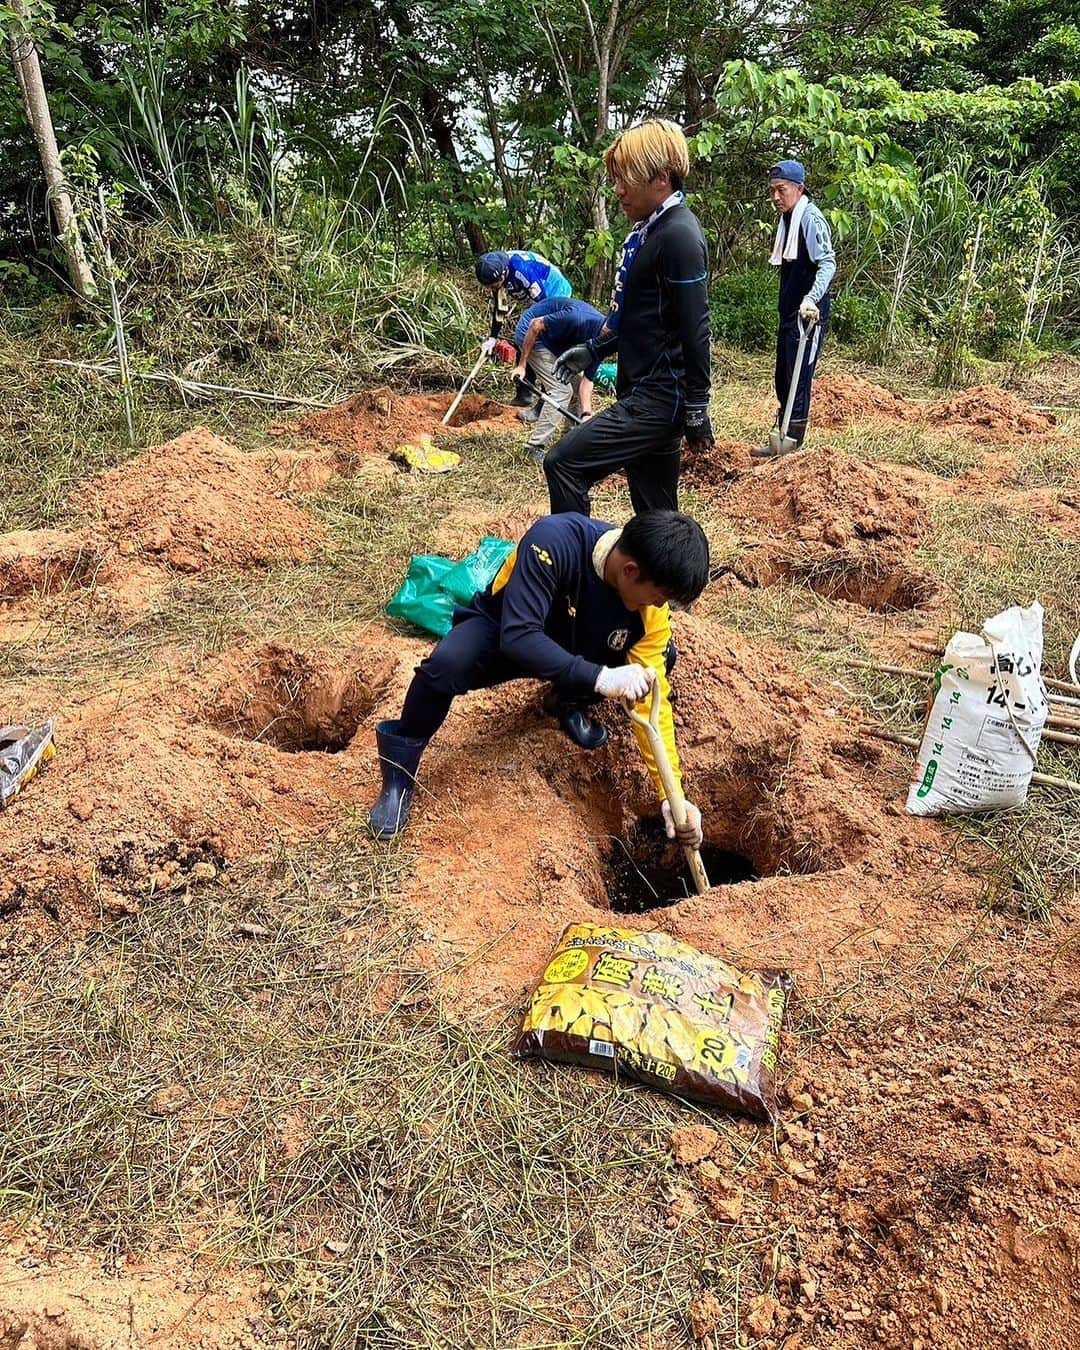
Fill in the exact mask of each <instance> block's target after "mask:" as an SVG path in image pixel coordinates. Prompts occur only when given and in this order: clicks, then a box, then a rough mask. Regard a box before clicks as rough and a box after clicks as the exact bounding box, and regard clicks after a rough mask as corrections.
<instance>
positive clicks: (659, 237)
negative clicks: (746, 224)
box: [544, 119, 713, 515]
mask: <svg viewBox="0 0 1080 1350" xmlns="http://www.w3.org/2000/svg"><path fill="white" fill-rule="evenodd" d="M604 163H605V165H606V167H607V172H608V177H609V178H610V179H611V182H612V184H613V186H614V189H615V195H616V196H617V197H618V199H619V202H620V204H621V206H622V208H623V211H624V212H625V213H626V215H627V217H628V219H629V220H630V222H631V224H632V225H633V229H632V230H631V231H630V233H629V234H628V235H627V237H626V240H625V242H624V244H623V246H622V254H621V257H620V259H619V268H618V272H617V274H616V277H615V287H614V290H613V291H612V296H611V306H610V309H609V311H608V316H607V318H606V319H605V321H604V326H603V327H602V328H601V330H600V332H599V334H598V335H597V336H596V337H595V338H590V339H589V341H587V342H584V343H582V344H580V345H579V346H577V347H571V348H570V349H569V350H568V351H566V352H564V353H563V355H562V356H561V357H560V359H559V361H558V363H557V364H556V367H555V372H556V374H557V375H558V376H559V378H560V379H562V380H564V381H565V382H567V383H569V382H570V380H571V379H573V377H574V376H575V375H578V374H580V373H581V372H582V371H584V370H586V369H588V368H589V367H592V366H594V365H595V363H596V362H597V361H598V360H602V359H603V358H604V357H606V356H608V355H609V354H610V353H612V352H614V351H616V350H617V351H618V354H619V373H618V378H617V381H616V386H615V390H616V396H617V402H616V403H614V404H613V405H612V406H611V407H610V408H607V409H605V411H604V412H602V413H600V414H599V415H597V416H596V417H593V418H592V420H591V421H589V422H587V423H585V424H584V425H583V426H580V427H575V428H574V429H573V430H572V431H570V432H569V433H568V434H567V435H565V436H564V437H563V438H562V440H561V441H559V442H558V444H557V445H556V446H555V447H554V448H553V449H551V450H550V451H549V452H548V454H547V456H546V458H545V459H544V473H545V475H546V476H547V480H548V490H549V492H550V495H551V510H552V512H553V513H558V512H562V511H578V512H581V513H582V514H583V515H588V514H589V505H590V502H589V489H590V488H591V487H592V485H593V484H594V483H598V482H599V481H600V480H601V479H602V478H606V477H607V476H608V475H609V474H612V473H615V472H616V471H617V470H619V469H625V470H626V478H627V482H628V484H629V487H630V500H631V502H632V503H633V506H634V510H635V511H649V510H669V511H674V510H677V509H678V482H679V460H680V448H681V444H682V439H683V437H684V436H685V437H686V440H687V441H688V442H689V443H691V444H693V445H695V446H702V447H707V446H709V445H711V444H712V441H713V434H712V426H711V424H710V422H709V379H710V352H709V337H710V335H709V297H708V271H709V258H708V249H707V248H706V244H705V235H704V232H703V231H702V228H701V223H700V222H699V220H698V218H697V217H696V216H695V215H694V213H693V212H692V211H691V210H690V209H689V208H688V207H687V205H686V201H685V195H684V193H683V183H684V182H685V180H686V175H687V173H688V172H689V168H690V155H689V151H688V150H687V145H686V138H685V136H684V135H683V133H682V130H681V129H680V128H679V127H678V126H676V125H675V123H674V122H668V121H664V120H662V119H656V120H653V121H649V122H643V123H642V124H641V125H640V126H636V127H631V128H630V129H629V130H628V131H624V132H621V133H620V134H619V135H618V136H617V137H616V138H615V141H614V142H613V143H612V144H611V145H610V146H609V147H608V149H607V151H606V152H605V154H604Z"/></svg>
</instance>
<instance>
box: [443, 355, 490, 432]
mask: <svg viewBox="0 0 1080 1350" xmlns="http://www.w3.org/2000/svg"><path fill="white" fill-rule="evenodd" d="M486 360H487V352H485V351H484V350H482V349H481V352H480V355H479V356H478V357H477V358H476V365H475V366H473V368H472V370H470V371H469V373H468V375H466V377H465V383H464V384H463V385H462V386H461V388H460V389H459V390H458V391H457V393H456V394H455V395H454V401H453V403H451V404H450V406H449V408H447V410H446V412H445V413H444V414H443V420H442V423H441V425H442V426H444V427H448V426H449V425H450V419H451V417H453V415H454V414H455V413H456V412H457V410H458V404H459V403H460V402H461V400H462V399H463V398H464V397H465V391H466V390H467V389H468V387H469V385H470V384H472V382H473V380H475V379H476V377H477V375H478V374H479V373H480V367H481V366H482V365H483V364H484V362H485V361H486Z"/></svg>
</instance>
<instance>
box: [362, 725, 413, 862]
mask: <svg viewBox="0 0 1080 1350" xmlns="http://www.w3.org/2000/svg"><path fill="white" fill-rule="evenodd" d="M400 726H401V723H400V722H379V723H377V724H376V727H375V745H376V747H377V748H378V751H379V767H380V768H381V769H382V781H383V786H382V792H381V793H380V794H379V800H378V801H377V802H376V803H375V805H374V806H373V807H372V808H371V814H370V815H369V816H368V826H369V828H370V830H371V833H372V834H373V835H374V836H375V838H376V839H393V837H394V836H395V835H396V834H400V833H401V831H402V830H403V829H404V828H405V826H406V825H407V824H408V822H409V808H410V807H411V806H412V798H413V789H414V788H415V787H416V770H417V768H418V767H419V764H420V756H421V755H422V754H423V753H424V747H425V746H426V745H427V741H422V740H420V739H419V738H417V737H415V736H402V735H401V734H400V733H399V731H398V728H399V727H400Z"/></svg>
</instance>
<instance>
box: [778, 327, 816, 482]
mask: <svg viewBox="0 0 1080 1350" xmlns="http://www.w3.org/2000/svg"><path fill="white" fill-rule="evenodd" d="M814 326H815V325H814V323H813V321H811V322H810V323H804V322H803V319H802V316H801V315H800V316H799V346H798V350H797V351H796V353H795V369H794V370H793V371H792V372H791V385H790V387H789V388H788V396H787V403H785V405H784V418H783V421H782V422H781V423H780V430H779V431H770V432H769V452H770V454H772V455H790V454H791V452H792V450H797V449H798V448H799V443H798V441H796V440H795V438H794V436H789V435H788V426H789V425H790V423H791V410H792V408H794V406H795V395H796V394H797V393H798V392H799V376H800V375H801V374H802V368H803V361H804V359H805V357H806V344H807V342H809V340H810V334H811V333H812V332H813V331H814Z"/></svg>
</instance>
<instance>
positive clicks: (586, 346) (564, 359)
mask: <svg viewBox="0 0 1080 1350" xmlns="http://www.w3.org/2000/svg"><path fill="white" fill-rule="evenodd" d="M595 360H596V348H595V346H594V345H593V341H592V338H590V339H589V341H588V342H583V343H582V344H581V346H580V347H567V349H566V351H564V352H563V354H562V356H560V357H559V359H558V360H557V361H556V362H555V375H556V377H557V378H558V379H560V380H562V382H563V384H569V383H570V381H571V380H572V379H573V378H574V376H575V375H580V374H581V372H582V371H583V370H585V369H587V368H588V367H589V366H591V365H592V363H593V362H594V361H595Z"/></svg>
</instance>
